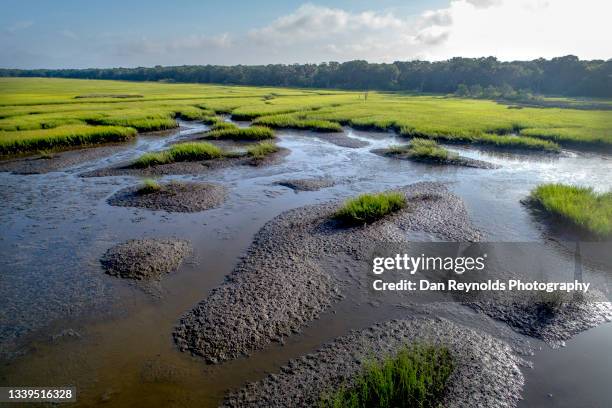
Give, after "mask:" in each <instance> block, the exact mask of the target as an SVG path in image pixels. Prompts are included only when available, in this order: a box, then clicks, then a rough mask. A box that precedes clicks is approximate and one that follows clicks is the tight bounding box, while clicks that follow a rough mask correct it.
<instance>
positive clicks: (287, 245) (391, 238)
mask: <svg viewBox="0 0 612 408" xmlns="http://www.w3.org/2000/svg"><path fill="white" fill-rule="evenodd" d="M399 192H401V193H402V194H404V195H405V197H406V201H407V205H406V207H404V208H403V209H401V210H399V211H397V212H395V213H393V214H391V215H389V216H387V217H385V218H383V219H381V220H378V221H376V222H373V223H371V224H366V225H363V226H356V227H346V226H345V225H344V224H343V223H341V222H339V221H337V220H335V219H334V214H335V212H336V211H337V210H338V208H339V206H340V203H328V204H319V205H311V206H305V207H301V208H297V209H294V210H290V211H286V212H284V213H282V214H281V215H279V216H277V217H276V218H274V219H273V220H272V221H269V222H268V223H266V224H265V225H264V226H263V227H262V229H261V230H260V231H259V232H258V233H257V234H256V236H255V238H254V241H253V243H252V245H251V247H250V248H249V250H248V253H247V254H246V256H245V257H244V258H243V259H242V261H241V262H240V263H239V264H238V265H237V266H236V267H235V269H234V271H233V272H232V273H231V274H230V275H229V277H228V278H227V281H226V282H225V283H224V284H223V285H221V286H219V287H217V288H216V289H214V290H213V291H212V293H211V294H210V296H209V297H208V298H207V299H205V300H204V301H202V302H201V303H200V304H198V305H197V306H196V307H195V308H194V309H193V310H192V311H191V312H189V313H187V314H186V315H185V316H184V317H183V318H182V319H181V321H180V322H179V324H178V326H177V327H176V329H175V332H174V338H175V341H176V343H177V345H178V347H179V349H181V350H183V351H190V352H192V353H194V354H197V355H200V356H203V357H204V358H205V360H206V361H207V362H208V363H219V362H221V361H224V360H230V359H234V358H236V357H239V356H241V355H246V354H248V353H249V352H251V351H253V350H257V349H261V348H263V347H264V346H266V345H267V344H269V343H271V342H273V341H278V342H281V341H283V338H284V337H286V336H290V335H291V334H293V333H296V332H299V331H300V330H301V329H302V328H303V327H304V326H305V325H306V324H307V323H308V322H310V321H312V320H313V319H316V318H317V317H318V316H319V315H320V314H321V313H322V312H323V311H325V310H327V309H328V308H329V307H330V306H331V305H332V304H333V303H335V302H337V301H338V300H340V299H341V298H342V297H343V294H342V292H343V291H342V282H343V281H345V280H346V279H347V278H349V277H350V278H354V279H359V278H358V277H357V276H352V275H351V274H354V273H357V271H361V270H363V269H360V268H366V267H367V264H368V259H367V254H369V253H371V251H372V249H373V245H376V244H377V243H382V242H398V241H399V242H405V241H407V239H408V233H409V232H410V231H422V232H427V233H431V234H435V235H436V236H438V237H440V239H443V240H452V241H462V242H469V241H477V240H479V238H480V233H479V232H478V231H477V230H475V229H474V228H473V227H471V223H470V220H469V217H468V214H467V211H466V209H465V207H464V205H463V203H462V201H461V200H460V199H459V198H458V197H457V196H455V195H453V194H451V193H450V192H448V190H447V189H446V188H445V187H444V186H443V185H442V184H440V183H417V184H413V185H409V186H406V187H403V188H402V189H400V190H399ZM339 262H341V263H343V264H345V265H346V268H345V269H342V270H339V268H338V264H339Z"/></svg>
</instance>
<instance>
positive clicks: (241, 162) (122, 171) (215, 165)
mask: <svg viewBox="0 0 612 408" xmlns="http://www.w3.org/2000/svg"><path fill="white" fill-rule="evenodd" d="M288 154H289V149H286V148H284V147H278V148H277V151H275V152H273V153H270V154H267V155H265V156H257V157H253V156H250V155H247V154H239V153H237V154H229V155H227V156H223V157H219V158H214V159H206V160H199V161H179V162H172V163H164V164H155V165H151V166H148V167H136V166H134V165H133V163H125V164H122V165H119V166H114V167H107V168H103V169H98V170H93V171H89V172H86V173H82V174H80V176H81V177H108V176H126V175H127V176H137V177H149V176H151V177H156V176H165V175H181V174H201V173H204V172H207V171H210V170H214V169H220V168H226V167H233V166H245V165H246V166H254V167H260V166H269V165H273V164H276V163H278V162H279V161H280V160H281V159H282V158H284V157H285V156H287V155H288Z"/></svg>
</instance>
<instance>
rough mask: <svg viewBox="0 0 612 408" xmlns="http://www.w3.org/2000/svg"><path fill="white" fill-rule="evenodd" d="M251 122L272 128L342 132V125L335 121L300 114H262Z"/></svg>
mask: <svg viewBox="0 0 612 408" xmlns="http://www.w3.org/2000/svg"><path fill="white" fill-rule="evenodd" d="M253 124H256V125H264V126H269V127H272V128H290V129H302V130H313V131H315V132H342V126H341V125H340V124H339V123H337V122H332V121H329V120H321V119H307V118H306V117H305V116H304V115H302V114H283V115H271V116H262V117H259V118H257V119H255V120H254V121H253Z"/></svg>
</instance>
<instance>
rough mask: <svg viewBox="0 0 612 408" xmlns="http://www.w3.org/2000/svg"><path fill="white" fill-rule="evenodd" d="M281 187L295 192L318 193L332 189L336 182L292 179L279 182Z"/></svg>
mask: <svg viewBox="0 0 612 408" xmlns="http://www.w3.org/2000/svg"><path fill="white" fill-rule="evenodd" d="M276 184H278V185H279V186H284V187H288V188H290V189H292V190H295V191H318V190H321V189H322V188H327V187H332V186H333V185H334V184H336V183H335V181H334V180H333V179H331V178H325V177H322V178H311V179H291V180H281V181H279V182H277V183H276Z"/></svg>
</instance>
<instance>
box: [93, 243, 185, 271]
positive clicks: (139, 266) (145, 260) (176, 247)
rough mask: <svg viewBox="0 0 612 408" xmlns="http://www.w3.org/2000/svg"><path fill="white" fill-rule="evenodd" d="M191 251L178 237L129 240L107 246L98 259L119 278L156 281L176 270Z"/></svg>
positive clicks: (105, 268)
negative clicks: (107, 248)
mask: <svg viewBox="0 0 612 408" xmlns="http://www.w3.org/2000/svg"><path fill="white" fill-rule="evenodd" d="M190 252H191V244H190V243H189V242H188V241H185V240H180V239H174V238H172V239H170V238H168V239H132V240H129V241H127V242H124V243H122V244H118V245H115V246H113V247H111V248H109V250H108V251H106V253H105V254H104V256H102V258H101V259H100V263H101V264H102V267H103V269H104V271H105V272H106V273H108V274H109V275H112V276H117V277H120V278H128V279H137V280H160V279H161V278H162V276H163V275H165V274H167V273H170V272H174V271H176V270H177V269H178V267H179V266H180V264H181V262H182V261H183V259H184V258H185V257H186V256H187V255H189V253H190Z"/></svg>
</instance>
